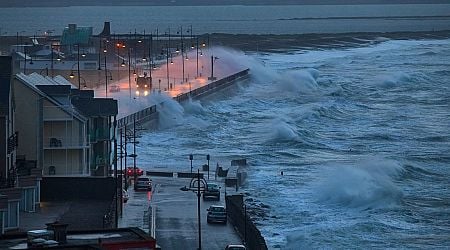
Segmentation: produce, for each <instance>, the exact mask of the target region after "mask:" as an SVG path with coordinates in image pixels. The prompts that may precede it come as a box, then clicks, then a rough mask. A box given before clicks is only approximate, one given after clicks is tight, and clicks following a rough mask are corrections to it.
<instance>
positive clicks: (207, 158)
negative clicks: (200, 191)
mask: <svg viewBox="0 0 450 250" xmlns="http://www.w3.org/2000/svg"><path fill="white" fill-rule="evenodd" d="M209 159H210V156H209V154H207V155H206V160H207V161H208V180H209Z"/></svg>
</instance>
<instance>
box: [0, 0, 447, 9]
mask: <svg viewBox="0 0 450 250" xmlns="http://www.w3.org/2000/svg"><path fill="white" fill-rule="evenodd" d="M367 4H450V0H394V1H392V0H342V1H339V0H222V1H213V0H171V1H168V0H129V1H123V0H97V1H91V0H77V1H73V0H42V1H35V0H22V1H1V2H0V8H17V7H71V6H210V5H211V6H220V5H243V6H244V5H247V6H255V5H367Z"/></svg>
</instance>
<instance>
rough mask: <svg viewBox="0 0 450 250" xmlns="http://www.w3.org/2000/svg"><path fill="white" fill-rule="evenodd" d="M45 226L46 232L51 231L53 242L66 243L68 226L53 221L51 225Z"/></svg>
mask: <svg viewBox="0 0 450 250" xmlns="http://www.w3.org/2000/svg"><path fill="white" fill-rule="evenodd" d="M45 225H47V230H52V231H53V237H54V240H55V241H57V242H58V243H59V244H65V243H67V226H68V225H69V224H63V223H59V222H58V221H55V222H53V223H47V224H45Z"/></svg>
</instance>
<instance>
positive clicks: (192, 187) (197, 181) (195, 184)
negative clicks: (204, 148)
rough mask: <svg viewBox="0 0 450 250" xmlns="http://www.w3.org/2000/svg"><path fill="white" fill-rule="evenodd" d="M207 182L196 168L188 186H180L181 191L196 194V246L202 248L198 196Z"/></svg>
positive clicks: (204, 188)
mask: <svg viewBox="0 0 450 250" xmlns="http://www.w3.org/2000/svg"><path fill="white" fill-rule="evenodd" d="M207 185H208V184H207V182H206V180H205V179H204V178H203V177H202V178H200V170H199V169H197V176H194V177H193V178H192V179H191V182H190V183H189V188H188V187H186V186H184V187H182V188H180V190H181V191H193V192H194V193H196V195H197V223H198V248H197V249H199V250H201V249H202V224H201V217H200V197H201V196H202V192H204V191H205V190H206V188H207Z"/></svg>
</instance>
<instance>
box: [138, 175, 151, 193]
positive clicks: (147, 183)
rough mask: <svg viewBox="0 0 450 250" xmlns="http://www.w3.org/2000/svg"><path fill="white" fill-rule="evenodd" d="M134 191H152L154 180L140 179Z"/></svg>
mask: <svg viewBox="0 0 450 250" xmlns="http://www.w3.org/2000/svg"><path fill="white" fill-rule="evenodd" d="M134 190H136V191H138V190H148V191H151V190H152V180H150V178H148V177H139V178H137V180H136V183H135V184H134Z"/></svg>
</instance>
